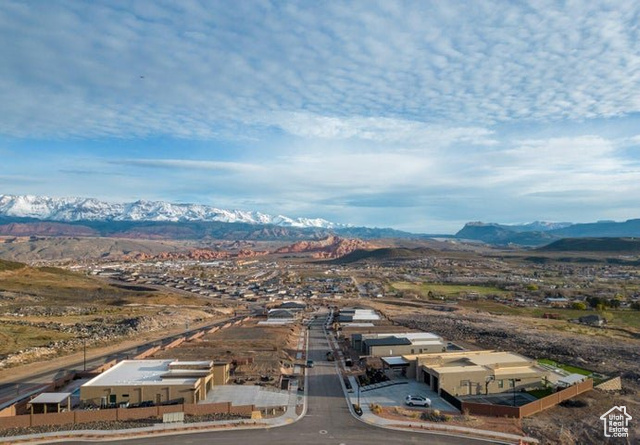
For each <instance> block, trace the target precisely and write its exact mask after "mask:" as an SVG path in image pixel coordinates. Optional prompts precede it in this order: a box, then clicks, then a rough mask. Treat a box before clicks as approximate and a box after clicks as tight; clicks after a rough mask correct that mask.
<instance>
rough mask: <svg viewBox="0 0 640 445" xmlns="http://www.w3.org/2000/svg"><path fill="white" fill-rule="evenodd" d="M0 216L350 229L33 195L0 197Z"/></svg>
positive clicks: (195, 208) (192, 208)
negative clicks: (213, 222) (215, 222)
mask: <svg viewBox="0 0 640 445" xmlns="http://www.w3.org/2000/svg"><path fill="white" fill-rule="evenodd" d="M0 216H13V217H28V218H36V219H41V220H49V221H65V222H72V221H173V222H185V221H217V222H227V223H234V222H239V223H248V224H265V225H266V224H271V225H276V226H280V227H301V228H304V227H317V228H325V229H335V228H343V227H349V226H348V225H345V224H337V223H333V222H330V221H327V220H324V219H320V218H313V219H310V218H289V217H287V216H283V215H278V216H273V215H267V214H264V213H260V212H247V211H242V210H224V209H218V208H215V207H210V206H205V205H200V204H171V203H168V202H162V201H136V202H130V203H107V202H103V201H99V200H97V199H92V198H51V197H47V196H32V195H21V196H16V195H0Z"/></svg>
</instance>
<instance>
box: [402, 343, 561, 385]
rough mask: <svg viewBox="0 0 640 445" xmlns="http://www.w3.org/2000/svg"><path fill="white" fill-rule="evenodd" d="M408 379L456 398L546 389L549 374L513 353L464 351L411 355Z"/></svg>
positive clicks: (406, 358) (533, 362)
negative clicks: (420, 382)
mask: <svg viewBox="0 0 640 445" xmlns="http://www.w3.org/2000/svg"><path fill="white" fill-rule="evenodd" d="M403 358H404V359H405V360H407V361H409V363H410V366H409V368H408V369H407V376H408V377H414V378H415V379H416V380H418V381H422V382H425V383H426V384H427V385H429V386H431V389H432V390H434V391H436V392H438V393H440V391H441V390H445V391H446V392H448V393H449V394H451V395H453V396H467V395H477V394H496V393H502V392H509V391H514V390H515V391H517V390H520V389H524V388H526V389H530V388H538V387H542V386H544V382H543V380H544V379H545V378H546V377H547V375H548V371H547V370H545V369H544V368H542V367H540V366H538V364H537V362H536V361H535V360H533V359H530V358H527V357H524V356H522V355H519V354H515V353H512V352H499V351H464V352H447V353H442V354H425V355H409V356H404V357H403Z"/></svg>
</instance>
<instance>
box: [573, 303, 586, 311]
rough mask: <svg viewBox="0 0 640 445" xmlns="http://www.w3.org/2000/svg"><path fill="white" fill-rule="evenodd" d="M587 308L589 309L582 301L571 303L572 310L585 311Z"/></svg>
mask: <svg viewBox="0 0 640 445" xmlns="http://www.w3.org/2000/svg"><path fill="white" fill-rule="evenodd" d="M586 308H587V305H586V304H584V303H582V302H581V301H576V302H575V303H571V309H576V310H578V311H584V310H585V309H586Z"/></svg>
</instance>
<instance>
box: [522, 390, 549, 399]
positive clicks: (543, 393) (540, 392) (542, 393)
mask: <svg viewBox="0 0 640 445" xmlns="http://www.w3.org/2000/svg"><path fill="white" fill-rule="evenodd" d="M527 394H530V395H532V396H533V397H535V398H536V399H542V398H544V397H547V396H549V395H551V394H553V388H544V389H532V390H531V391H527Z"/></svg>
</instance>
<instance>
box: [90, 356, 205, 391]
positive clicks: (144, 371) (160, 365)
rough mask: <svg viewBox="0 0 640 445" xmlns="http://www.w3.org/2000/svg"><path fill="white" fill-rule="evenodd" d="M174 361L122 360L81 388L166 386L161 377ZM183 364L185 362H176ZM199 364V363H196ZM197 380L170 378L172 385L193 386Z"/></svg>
mask: <svg viewBox="0 0 640 445" xmlns="http://www.w3.org/2000/svg"><path fill="white" fill-rule="evenodd" d="M172 363H176V361H175V360H123V361H121V362H120V363H118V364H117V365H115V366H114V367H113V368H111V369H108V370H107V371H105V372H103V373H102V374H100V375H99V376H97V377H94V378H93V379H91V380H89V381H88V382H87V383H85V384H84V385H82V386H130V385H167V384H168V382H167V381H166V380H162V376H163V375H166V374H167V373H168V372H169V365H171V364H172ZM178 363H180V364H184V363H187V362H178ZM198 363H199V362H198ZM197 381H198V379H197V378H182V379H180V378H172V379H171V381H170V382H171V384H174V385H193V384H195V383H196V382H197Z"/></svg>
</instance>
